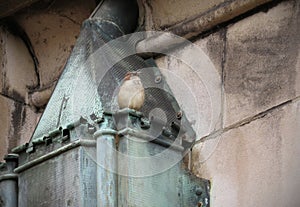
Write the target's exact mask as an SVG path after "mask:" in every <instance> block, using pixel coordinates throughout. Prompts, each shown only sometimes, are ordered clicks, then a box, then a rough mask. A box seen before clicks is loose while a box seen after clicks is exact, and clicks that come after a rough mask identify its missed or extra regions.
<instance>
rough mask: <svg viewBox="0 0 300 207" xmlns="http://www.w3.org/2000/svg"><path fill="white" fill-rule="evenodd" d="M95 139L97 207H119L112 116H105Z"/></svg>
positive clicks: (114, 133)
mask: <svg viewBox="0 0 300 207" xmlns="http://www.w3.org/2000/svg"><path fill="white" fill-rule="evenodd" d="M94 137H95V139H96V140H97V141H96V142H97V145H96V147H97V150H96V153H97V155H96V157H97V207H117V206H118V203H117V199H116V198H117V175H116V173H115V172H116V169H117V156H116V153H115V152H116V140H115V137H116V131H115V130H114V129H113V124H112V116H111V114H105V116H104V119H103V122H102V123H101V124H100V129H99V130H98V131H97V132H95V134H94Z"/></svg>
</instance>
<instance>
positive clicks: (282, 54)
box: [224, 1, 300, 127]
mask: <svg viewBox="0 0 300 207" xmlns="http://www.w3.org/2000/svg"><path fill="white" fill-rule="evenodd" d="M299 18H300V12H299V1H284V2H282V3H280V4H279V5H277V6H276V7H274V8H272V9H270V10H269V11H268V12H265V13H263V12H260V13H257V14H255V15H253V16H251V17H249V18H246V19H244V20H242V21H240V22H238V23H236V24H234V25H233V26H231V27H229V29H228V35H227V49H226V63H225V69H224V72H225V81H224V85H225V86H224V87H225V98H226V103H225V106H224V108H225V120H224V124H225V127H228V126H230V125H233V124H234V123H237V122H240V121H242V120H244V119H246V118H249V117H252V116H254V115H256V114H258V113H260V112H262V111H264V110H267V109H269V108H272V107H273V106H276V105H279V104H281V103H283V102H286V101H288V100H290V99H293V98H295V97H297V96H298V95H299V84H298V83H299V81H300V76H299V72H300V67H299V66H296V65H297V60H298V61H299V56H298V53H299V51H300V47H299V45H300V44H299V43H300V36H299V27H300V24H299ZM298 64H299V63H298Z"/></svg>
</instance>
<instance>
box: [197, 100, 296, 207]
mask: <svg viewBox="0 0 300 207" xmlns="http://www.w3.org/2000/svg"><path fill="white" fill-rule="evenodd" d="M299 125H300V101H299V100H297V101H295V102H293V103H290V104H287V105H285V106H283V107H280V108H276V109H274V110H273V111H272V112H270V113H269V114H266V115H265V116H263V117H262V118H261V119H257V120H255V121H252V122H250V123H249V124H246V125H243V126H240V127H237V128H234V129H232V130H229V131H227V132H225V133H223V134H222V135H221V136H220V137H218V138H220V139H221V141H220V142H219V145H218V146H217V148H216V149H215V151H213V154H212V155H211V156H210V157H208V154H207V152H208V151H207V150H206V151H203V150H202V149H203V148H205V145H206V142H204V144H198V145H196V146H195V147H194V149H193V161H194V162H193V171H194V172H195V173H196V174H197V175H198V176H200V177H204V178H208V179H211V181H212V190H211V202H212V206H223V207H227V206H228V207H232V206H240V207H248V206H258V207H271V206H293V207H294V206H295V207H296V206H299V205H300V198H299V192H300V162H299V159H298V158H299V156H300V140H299V134H300V128H299ZM218 138H216V139H218ZM208 144H209V143H208ZM211 150H214V149H213V148H212V149H211ZM200 161H203V162H200Z"/></svg>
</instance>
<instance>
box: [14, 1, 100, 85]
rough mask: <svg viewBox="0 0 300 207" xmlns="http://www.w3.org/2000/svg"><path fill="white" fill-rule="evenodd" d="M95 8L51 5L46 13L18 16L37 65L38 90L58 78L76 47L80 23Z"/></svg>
mask: <svg viewBox="0 0 300 207" xmlns="http://www.w3.org/2000/svg"><path fill="white" fill-rule="evenodd" d="M94 7H95V2H94V1H93V0H87V1H83V0H76V1H67V0H63V1H55V2H54V3H53V4H51V5H50V6H48V8H47V9H40V8H36V7H32V8H30V9H27V10H25V11H24V12H22V13H20V14H18V16H17V17H16V20H17V22H18V23H19V24H20V25H21V26H22V27H23V29H24V30H25V32H26V33H27V35H28V37H29V39H30V41H31V43H32V46H33V49H34V51H35V55H36V57H37V59H38V61H39V65H38V70H39V75H40V82H41V86H42V87H43V86H49V85H51V83H52V82H54V81H55V80H57V79H58V78H59V75H60V73H61V71H62V69H63V68H64V65H65V63H66V61H67V59H68V57H69V55H70V52H71V51H72V49H73V46H74V44H75V43H76V39H77V36H78V34H79V32H80V27H81V23H82V22H83V21H84V20H85V19H87V18H88V17H89V15H90V14H91V12H92V11H93V9H94Z"/></svg>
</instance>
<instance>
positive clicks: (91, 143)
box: [14, 140, 96, 173]
mask: <svg viewBox="0 0 300 207" xmlns="http://www.w3.org/2000/svg"><path fill="white" fill-rule="evenodd" d="M79 146H96V141H95V140H76V141H75V142H72V143H69V144H67V145H65V146H63V147H60V148H58V149H56V150H54V151H52V152H50V153H48V154H46V155H43V156H41V157H39V158H36V159H34V160H31V161H29V162H27V163H25V164H24V165H21V166H19V167H17V168H16V169H15V170H14V172H15V173H20V172H23V171H24V170H27V169H29V168H31V167H33V166H35V165H38V164H40V163H42V162H44V161H46V160H49V159H51V158H53V157H55V156H57V155H60V154H62V153H64V152H67V151H69V150H71V149H74V148H76V147H79Z"/></svg>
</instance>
